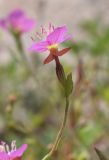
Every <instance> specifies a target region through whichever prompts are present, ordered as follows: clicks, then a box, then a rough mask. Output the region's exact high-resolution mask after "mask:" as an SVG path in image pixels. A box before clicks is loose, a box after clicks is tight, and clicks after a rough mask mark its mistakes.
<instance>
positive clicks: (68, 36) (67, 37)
mask: <svg viewBox="0 0 109 160" xmlns="http://www.w3.org/2000/svg"><path fill="white" fill-rule="evenodd" d="M71 39H72V36H71V35H70V34H68V35H66V36H65V37H64V41H69V40H71ZM64 41H63V42H64Z"/></svg>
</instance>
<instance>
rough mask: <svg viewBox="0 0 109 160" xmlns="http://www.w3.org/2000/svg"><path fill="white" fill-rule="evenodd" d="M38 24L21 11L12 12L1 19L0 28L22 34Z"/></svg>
mask: <svg viewBox="0 0 109 160" xmlns="http://www.w3.org/2000/svg"><path fill="white" fill-rule="evenodd" d="M35 24H36V22H35V21H34V20H33V19H30V18H28V17H27V15H26V14H25V13H24V12H23V11H22V10H20V9H16V10H14V11H12V12H11V13H10V14H9V15H8V16H7V17H6V18H4V19H0V27H1V28H3V29H5V30H10V31H13V32H15V33H18V34H21V33H24V32H28V31H30V30H31V29H32V28H33V27H34V26H35Z"/></svg>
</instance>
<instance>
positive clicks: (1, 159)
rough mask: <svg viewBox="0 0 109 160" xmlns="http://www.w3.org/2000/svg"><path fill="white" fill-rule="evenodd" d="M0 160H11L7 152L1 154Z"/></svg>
mask: <svg viewBox="0 0 109 160" xmlns="http://www.w3.org/2000/svg"><path fill="white" fill-rule="evenodd" d="M0 160H9V156H8V154H7V153H5V152H0Z"/></svg>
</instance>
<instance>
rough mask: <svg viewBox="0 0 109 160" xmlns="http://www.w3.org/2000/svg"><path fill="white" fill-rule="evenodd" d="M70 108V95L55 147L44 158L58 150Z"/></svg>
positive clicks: (44, 159) (45, 159)
mask: <svg viewBox="0 0 109 160" xmlns="http://www.w3.org/2000/svg"><path fill="white" fill-rule="evenodd" d="M68 108H69V99H68V97H66V107H65V113H64V118H63V121H62V124H61V127H60V130H59V132H58V134H57V137H56V140H55V142H54V146H53V148H52V149H51V151H50V152H49V153H48V154H47V155H46V156H45V157H44V158H43V159H42V160H47V159H48V158H50V157H51V156H52V155H53V153H54V152H55V151H56V150H57V148H58V146H59V143H60V141H61V138H62V135H63V131H64V128H65V125H66V121H67V115H68Z"/></svg>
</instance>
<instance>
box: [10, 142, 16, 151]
mask: <svg viewBox="0 0 109 160" xmlns="http://www.w3.org/2000/svg"><path fill="white" fill-rule="evenodd" d="M11 151H12V152H13V151H16V141H15V140H14V141H12V143H11Z"/></svg>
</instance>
